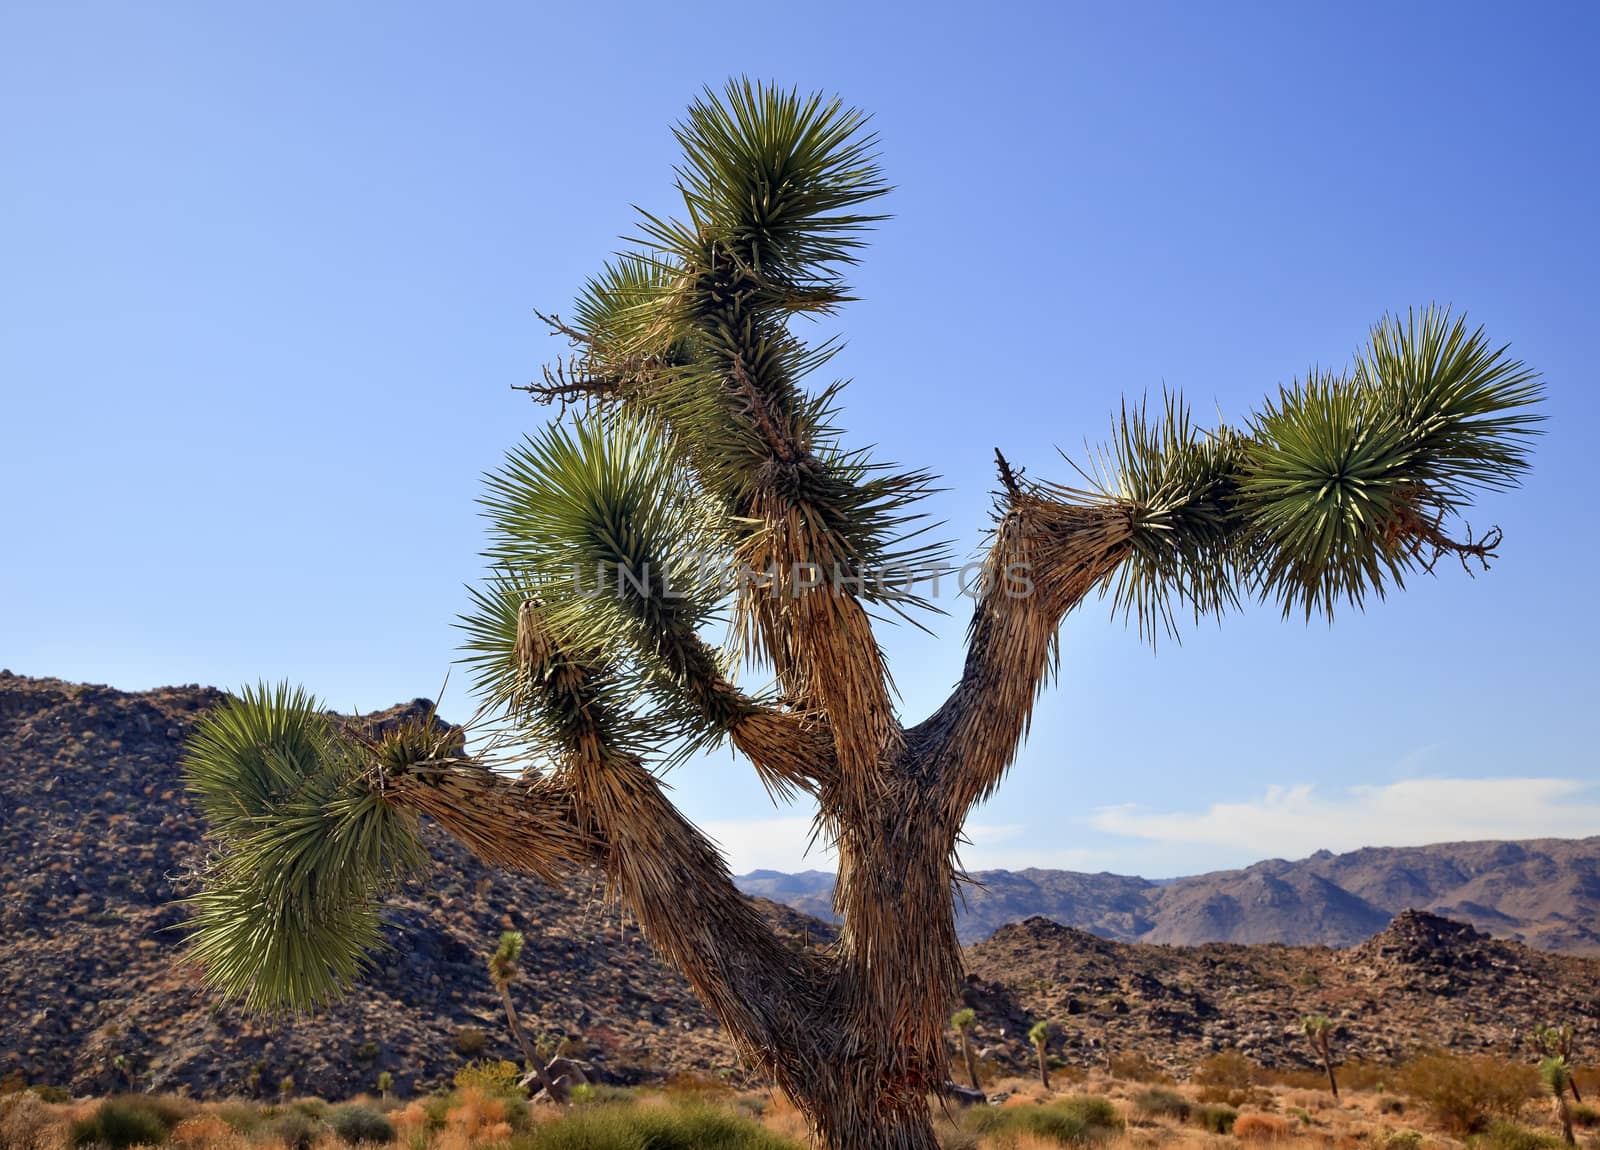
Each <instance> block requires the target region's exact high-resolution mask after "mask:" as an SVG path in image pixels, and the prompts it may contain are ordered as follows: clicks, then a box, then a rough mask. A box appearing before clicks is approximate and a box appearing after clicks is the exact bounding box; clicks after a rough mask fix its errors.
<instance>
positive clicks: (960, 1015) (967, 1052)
mask: <svg viewBox="0 0 1600 1150" xmlns="http://www.w3.org/2000/svg"><path fill="white" fill-rule="evenodd" d="M977 1017H978V1014H977V1011H975V1010H973V1009H972V1007H970V1006H968V1007H963V1008H962V1009H961V1010H958V1011H956V1012H955V1013H954V1014H952V1015H951V1016H950V1025H951V1026H953V1027H955V1028H956V1034H958V1035H959V1036H960V1037H961V1057H962V1059H963V1060H965V1062H966V1064H967V1077H968V1078H970V1079H972V1088H973V1089H974V1090H982V1089H983V1083H981V1082H979V1081H978V1060H977V1058H975V1057H974V1056H973V1053H972V1024H973V1022H974V1021H976V1020H977Z"/></svg>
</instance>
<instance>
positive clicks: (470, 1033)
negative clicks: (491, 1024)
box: [456, 1026, 489, 1058]
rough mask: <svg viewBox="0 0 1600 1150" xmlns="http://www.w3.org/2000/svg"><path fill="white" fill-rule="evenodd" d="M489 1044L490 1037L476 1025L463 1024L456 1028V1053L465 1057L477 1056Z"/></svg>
mask: <svg viewBox="0 0 1600 1150" xmlns="http://www.w3.org/2000/svg"><path fill="white" fill-rule="evenodd" d="M488 1046H489V1039H488V1038H486V1037H485V1036H484V1033H483V1031H481V1030H479V1029H478V1028H477V1027H476V1026H463V1027H460V1028H458V1029H457V1030H456V1053H457V1054H459V1055H461V1057H463V1058H476V1057H477V1056H478V1055H480V1054H482V1053H483V1052H484V1050H486V1049H487V1048H488Z"/></svg>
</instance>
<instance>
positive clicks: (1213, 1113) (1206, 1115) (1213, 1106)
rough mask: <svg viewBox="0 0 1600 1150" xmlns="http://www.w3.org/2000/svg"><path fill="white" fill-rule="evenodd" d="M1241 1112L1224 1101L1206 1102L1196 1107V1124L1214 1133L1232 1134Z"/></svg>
mask: <svg viewBox="0 0 1600 1150" xmlns="http://www.w3.org/2000/svg"><path fill="white" fill-rule="evenodd" d="M1238 1117H1239V1112H1238V1111H1237V1110H1235V1109H1234V1108H1233V1107H1232V1106H1228V1105H1226V1104H1225V1103H1222V1102H1210V1103H1204V1104H1202V1105H1200V1106H1196V1107H1195V1108H1194V1114H1193V1118H1194V1124H1195V1125H1196V1126H1198V1127H1200V1128H1201V1129H1202V1130H1209V1131H1211V1133H1213V1134H1231V1133H1232V1132H1233V1124H1234V1122H1235V1121H1236V1120H1237V1119H1238Z"/></svg>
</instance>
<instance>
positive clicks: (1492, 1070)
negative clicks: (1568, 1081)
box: [1397, 1054, 1539, 1134]
mask: <svg viewBox="0 0 1600 1150" xmlns="http://www.w3.org/2000/svg"><path fill="white" fill-rule="evenodd" d="M1397 1085H1398V1086H1399V1088H1400V1089H1401V1090H1402V1091H1404V1092H1405V1093H1406V1094H1408V1095H1410V1096H1411V1097H1412V1098H1413V1099H1415V1100H1416V1101H1417V1102H1419V1103H1421V1104H1422V1105H1423V1106H1426V1107H1427V1108H1428V1113H1429V1114H1430V1115H1432V1117H1433V1119H1434V1121H1436V1122H1438V1123H1439V1124H1440V1125H1441V1126H1443V1127H1444V1128H1445V1129H1446V1130H1448V1131H1449V1132H1450V1133H1452V1134H1476V1133H1480V1132H1482V1131H1483V1130H1485V1129H1487V1128H1488V1126H1489V1124H1490V1123H1491V1122H1493V1121H1494V1120H1495V1119H1503V1120H1505V1121H1507V1122H1514V1121H1515V1120H1516V1119H1517V1116H1518V1115H1520V1114H1521V1113H1522V1108H1523V1106H1525V1105H1526V1104H1527V1102H1528V1100H1529V1099H1530V1098H1533V1097H1534V1096H1536V1095H1537V1094H1538V1092H1539V1072H1538V1070H1536V1069H1535V1068H1534V1067H1532V1066H1525V1065H1521V1064H1519V1063H1512V1062H1502V1061H1500V1060H1499V1059H1497V1058H1490V1057H1488V1056H1484V1055H1480V1056H1478V1057H1473V1058H1466V1057H1460V1056H1457V1055H1453V1054H1424V1055H1422V1056H1421V1057H1419V1058H1415V1059H1413V1060H1412V1061H1411V1062H1408V1063H1407V1064H1406V1065H1405V1066H1403V1067H1401V1069H1400V1072H1399V1075H1398V1078H1397Z"/></svg>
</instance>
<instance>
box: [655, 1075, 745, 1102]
mask: <svg viewBox="0 0 1600 1150" xmlns="http://www.w3.org/2000/svg"><path fill="white" fill-rule="evenodd" d="M661 1089H662V1090H663V1091H665V1092H666V1093H667V1094H669V1095H673V1096H674V1097H678V1098H718V1097H722V1096H724V1095H727V1094H730V1093H732V1089H731V1088H730V1087H729V1086H728V1084H727V1083H726V1082H724V1081H723V1080H722V1079H720V1078H717V1077H715V1076H714V1075H711V1074H700V1073H696V1072H695V1071H692V1070H680V1071H678V1072H677V1073H676V1074H674V1075H672V1076H671V1077H670V1078H668V1079H667V1080H666V1081H665V1082H663V1083H662V1084H661Z"/></svg>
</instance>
